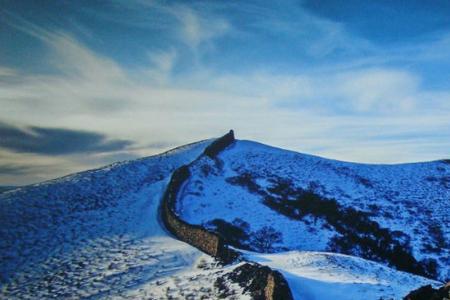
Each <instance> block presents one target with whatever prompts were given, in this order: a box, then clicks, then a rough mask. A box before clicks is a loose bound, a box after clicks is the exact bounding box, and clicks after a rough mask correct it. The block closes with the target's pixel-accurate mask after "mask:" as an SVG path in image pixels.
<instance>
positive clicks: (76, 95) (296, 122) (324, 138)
mask: <svg viewBox="0 0 450 300" xmlns="http://www.w3.org/2000/svg"><path fill="white" fill-rule="evenodd" d="M172 13H173V14H174V15H175V16H176V17H177V19H178V20H179V22H180V26H179V27H176V29H175V30H176V32H178V34H179V37H180V38H181V40H182V41H183V42H184V43H185V44H186V45H189V47H191V48H192V49H193V50H195V51H199V52H198V53H200V52H201V51H200V50H199V48H202V47H208V45H209V44H212V41H214V40H215V39H216V38H218V37H221V36H223V35H224V34H227V33H229V30H230V26H231V25H229V24H228V23H227V21H225V20H222V19H220V18H218V19H215V18H213V17H211V16H209V17H208V16H203V15H201V14H200V13H199V12H197V11H195V10H193V9H191V8H186V7H179V6H177V7H176V10H174V11H172ZM325 25H326V26H325ZM325 25H323V24H322V23H320V24H319V25H317V26H319V27H320V28H322V29H323V30H325V29H326V28H328V27H327V26H328V25H329V24H328V25H327V24H325ZM314 26H315V25H314ZM22 28H23V30H24V31H26V32H28V33H30V34H31V35H33V36H35V37H37V38H39V39H40V40H41V41H43V42H44V43H45V44H46V45H47V46H48V47H49V50H50V51H49V55H47V56H46V57H44V58H43V60H46V62H47V63H48V65H49V66H52V67H53V68H54V69H53V70H54V71H55V72H54V73H52V74H38V75H31V74H23V73H21V72H17V71H16V70H12V69H8V68H3V67H0V76H2V77H1V78H0V79H4V78H5V79H6V80H2V81H0V105H1V107H2V110H0V119H1V120H4V121H7V122H12V123H16V124H30V125H36V126H44V127H64V128H73V129H85V130H92V131H99V132H103V133H105V134H108V135H109V136H111V137H112V138H120V139H131V140H135V141H137V142H138V144H137V145H136V147H135V148H134V149H133V154H135V155H148V154H152V153H154V152H159V151H161V150H162V149H161V148H160V147H159V148H158V149H155V148H152V147H148V146H147V145H149V144H154V143H155V142H158V143H163V144H165V145H173V146H177V145H179V144H184V143H189V142H192V141H195V140H200V139H204V138H208V137H212V136H218V135H221V134H222V133H224V132H226V131H227V130H228V129H230V128H234V129H235V130H236V133H237V135H238V137H239V138H247V139H254V140H258V141H261V142H266V143H269V144H273V145H278V146H281V147H286V148H290V149H295V150H300V151H305V152H312V153H314V154H320V155H325V156H330V157H334V158H339V159H345V160H352V161H366V162H394V161H411V160H426V159H436V158H440V157H444V156H448V153H445V151H447V150H444V149H448V146H450V145H449V142H448V141H450V139H449V138H446V139H443V138H442V136H437V137H436V136H435V135H433V134H434V133H436V132H441V133H444V134H446V133H447V134H448V132H449V130H448V129H449V127H450V121H449V119H448V115H449V113H450V105H449V103H450V102H449V100H450V92H449V91H433V90H424V88H423V86H422V83H421V78H420V76H418V75H417V74H414V73H412V72H410V71H407V70H402V69H398V68H385V67H384V68H383V67H379V68H373V67H369V68H367V67H361V66H357V67H351V68H348V66H347V65H346V66H344V67H343V68H335V69H330V70H327V71H326V72H325V71H323V70H320V71H298V72H297V73H295V74H294V73H292V72H291V73H289V72H280V71H278V72H277V73H276V74H275V73H273V72H271V71H270V70H269V68H267V69H266V70H251V71H249V72H248V73H226V72H224V71H221V70H212V69H210V68H208V67H207V66H202V65H200V64H198V65H196V66H195V67H194V68H192V70H190V72H187V73H184V74H181V75H180V74H178V76H176V78H175V77H173V76H172V73H173V70H174V68H175V67H176V64H177V62H178V61H179V59H181V58H180V53H179V49H176V48H168V49H166V50H161V51H153V52H151V53H149V60H150V61H149V64H148V65H146V66H142V67H141V68H140V69H139V70H134V71H133V73H130V71H129V70H126V69H124V68H123V67H122V66H120V65H119V64H117V63H116V62H115V61H113V60H112V59H109V58H106V57H104V56H102V55H99V54H98V53H95V52H94V51H92V50H90V49H89V48H87V47H86V46H84V45H83V44H81V43H80V42H79V41H77V40H76V39H74V38H73V37H71V36H69V35H67V34H63V33H54V32H49V31H45V30H42V29H40V28H36V27H35V26H33V27H29V28H28V27H27V26H26V25H23V26H22ZM322 29H321V30H322ZM304 30H306V31H307V30H308V28H307V27H306V29H304ZM315 32H317V31H315ZM348 39H349V37H348V36H346V34H345V32H343V29H342V28H338V29H337V31H331V32H330V34H329V35H328V36H325V37H324V39H323V40H322V41H319V40H316V42H317V43H316V42H315V43H312V47H313V48H312V51H313V52H314V53H316V54H317V55H323V53H326V52H328V51H333V49H334V48H333V47H335V46H336V43H335V42H336V41H339V43H337V44H338V45H342V46H343V47H344V44H345V43H347V41H348ZM8 78H9V79H11V80H8ZM12 79H13V80H12ZM421 136H428V138H426V139H421V138H420V137H421ZM390 137H396V138H397V141H400V142H396V143H393V142H392V141H391V140H390ZM2 160H3V161H8V162H15V163H17V164H22V165H26V164H31V165H33V164H38V165H39V166H37V167H42V164H45V166H51V165H53V166H57V165H59V166H64V168H63V171H64V172H69V171H70V170H80V167H82V168H88V167H89V166H91V167H94V166H96V165H95V164H96V163H95V161H97V164H99V163H104V160H96V158H95V157H89V158H86V161H90V163H89V166H88V165H87V164H81V163H80V158H79V157H65V158H64V157H63V158H62V157H59V158H52V157H45V158H42V159H41V158H39V159H37V158H36V156H34V157H31V156H21V155H17V154H11V153H9V154H8V155H6V156H3V157H2V156H0V162H2ZM49 174H50V175H49V176H56V175H61V170H58V171H54V172H53V173H49ZM46 175H48V174H46ZM33 176H34V177H33ZM40 176H42V174H37V173H36V174H34V175H30V176H29V177H27V178H26V180H27V181H36V180H38V179H39V180H40V179H42V177H40ZM15 178H17V177H15ZM33 178H34V179H33ZM13 179H14V178H9V179H8V180H13Z"/></svg>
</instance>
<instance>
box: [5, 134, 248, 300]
mask: <svg viewBox="0 0 450 300" xmlns="http://www.w3.org/2000/svg"><path fill="white" fill-rule="evenodd" d="M209 143H210V141H205V142H200V143H195V144H191V145H188V146H184V147H180V148H177V149H175V150H173V151H169V152H167V153H164V154H161V155H157V156H152V157H148V158H144V159H140V160H136V161H130V162H124V163H119V164H115V165H112V166H109V167H105V168H102V169H98V170H92V171H86V172H82V173H79V174H75V175H70V176H67V177H64V178H61V179H58V180H53V181H49V182H45V183H42V184H38V185H33V186H28V187H23V188H20V189H16V190H14V191H10V192H5V193H2V194H0V204H1V210H0V236H1V239H0V254H1V258H0V260H1V262H2V263H1V268H0V274H1V278H0V284H1V290H0V298H8V299H14V298H17V299H22V298H34V299H37V298H39V299H44V298H109V297H115V298H127V297H132V298H143V297H147V298H148V297H150V298H153V299H166V298H168V297H180V296H181V297H185V296H186V295H189V294H191V295H197V296H202V295H204V296H208V297H213V296H211V295H214V293H215V292H217V291H215V287H214V284H215V280H216V279H217V278H218V277H220V276H223V274H224V273H226V272H227V269H224V268H223V267H220V266H217V265H216V263H215V262H214V261H213V260H212V259H211V258H209V257H208V256H206V255H205V254H203V253H201V252H200V251H198V250H197V249H195V248H193V247H191V246H189V245H188V244H185V243H182V242H180V241H178V240H176V239H174V238H173V237H171V236H170V235H169V234H167V233H166V231H165V230H164V229H163V228H162V227H161V225H160V223H159V220H158V218H159V216H158V207H159V203H160V199H161V197H162V194H163V192H164V189H165V186H166V184H167V181H168V179H169V177H170V175H171V173H172V172H173V170H174V169H176V168H178V167H179V166H181V165H182V164H184V163H186V162H189V161H191V160H193V159H194V158H196V157H197V156H198V155H199V154H200V153H201V152H202V151H203V149H204V148H205V147H206V146H207V145H208V144H209ZM229 289H230V290H231V291H232V292H233V291H234V292H235V293H238V294H242V290H241V289H240V288H239V287H238V286H236V285H230V287H229Z"/></svg>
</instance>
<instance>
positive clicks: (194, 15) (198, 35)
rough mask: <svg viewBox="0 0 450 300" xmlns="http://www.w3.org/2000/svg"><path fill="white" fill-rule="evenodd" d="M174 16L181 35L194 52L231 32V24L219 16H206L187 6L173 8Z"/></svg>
mask: <svg viewBox="0 0 450 300" xmlns="http://www.w3.org/2000/svg"><path fill="white" fill-rule="evenodd" d="M170 11H171V12H172V14H173V15H174V16H175V17H176V18H177V19H178V21H179V22H180V26H179V35H180V38H181V40H183V41H184V42H185V43H186V44H187V45H188V46H189V47H190V48H191V49H192V50H194V51H198V48H199V47H200V46H201V45H202V44H204V43H208V42H209V41H210V40H213V39H215V38H218V37H220V36H222V35H224V34H226V33H227V32H228V31H229V30H230V24H229V23H228V22H227V21H226V20H225V19H222V18H220V17H217V16H210V15H208V16H205V15H201V14H200V13H199V12H197V11H195V10H193V9H192V8H190V7H187V6H181V5H177V6H173V7H171V8H170Z"/></svg>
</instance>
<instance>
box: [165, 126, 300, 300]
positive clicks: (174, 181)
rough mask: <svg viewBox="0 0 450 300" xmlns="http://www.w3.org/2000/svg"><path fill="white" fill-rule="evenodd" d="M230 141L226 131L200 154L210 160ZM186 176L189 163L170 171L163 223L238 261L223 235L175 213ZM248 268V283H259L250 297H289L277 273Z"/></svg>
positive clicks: (201, 246) (197, 244)
mask: <svg viewBox="0 0 450 300" xmlns="http://www.w3.org/2000/svg"><path fill="white" fill-rule="evenodd" d="M234 140H235V139H234V133H233V131H232V130H230V132H229V133H227V134H226V135H224V136H223V137H221V138H219V139H217V140H216V141H214V142H213V143H211V144H210V145H209V146H208V147H207V148H206V149H205V151H204V152H203V155H207V156H209V157H210V158H213V159H214V158H216V157H217V155H218V154H219V153H220V152H221V151H222V150H224V149H225V148H226V147H228V146H229V145H231V144H232V143H233V142H234ZM189 177H190V170H189V165H184V166H182V167H180V168H178V169H177V170H175V172H174V173H173V174H172V177H171V179H170V182H169V184H168V186H167V188H166V191H165V193H164V196H163V199H162V202H161V217H162V221H163V223H164V225H165V226H166V228H167V230H169V231H170V232H171V233H172V234H173V235H175V236H176V237H177V238H178V239H180V240H181V241H184V242H186V243H188V244H190V245H192V246H194V247H196V248H198V249H199V250H201V251H203V252H205V253H206V254H209V255H211V256H213V257H215V258H216V259H218V260H220V261H222V262H223V263H225V264H228V263H231V262H234V261H236V260H238V259H239V258H240V255H239V253H238V252H237V251H234V250H233V249H230V248H229V247H228V245H227V243H226V241H225V239H224V238H223V237H221V236H219V235H218V234H216V233H213V232H210V231H208V230H206V229H205V228H203V227H201V226H199V225H193V224H189V223H187V222H185V221H184V220H182V219H181V218H180V217H179V216H178V215H177V213H176V210H175V206H176V201H177V198H178V193H179V192H180V190H181V189H182V187H183V185H184V184H185V183H186V181H187V180H188V179H189ZM246 265H249V264H246ZM252 269H253V270H256V272H254V273H255V276H254V277H252V278H251V282H252V283H255V282H256V283H259V284H258V285H257V286H258V287H259V290H258V288H257V289H256V294H257V295H260V296H261V297H253V298H254V299H286V300H290V299H292V295H291V292H290V290H289V286H288V284H287V282H286V280H285V279H284V277H283V275H281V273H279V272H277V271H273V270H271V269H270V268H269V267H263V266H261V265H258V264H252Z"/></svg>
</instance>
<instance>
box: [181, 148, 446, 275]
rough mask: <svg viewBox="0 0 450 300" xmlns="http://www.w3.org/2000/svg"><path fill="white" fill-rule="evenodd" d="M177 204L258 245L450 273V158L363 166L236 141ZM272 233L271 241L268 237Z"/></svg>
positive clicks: (196, 173)
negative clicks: (347, 256)
mask: <svg viewBox="0 0 450 300" xmlns="http://www.w3.org/2000/svg"><path fill="white" fill-rule="evenodd" d="M191 173H192V175H191V178H190V180H189V182H188V183H187V184H186V186H185V187H184V190H183V193H182V195H181V197H180V199H179V201H178V208H177V209H178V212H179V214H180V215H181V216H182V217H183V218H184V219H185V220H186V221H188V222H190V223H194V224H204V225H205V226H207V227H209V228H211V229H212V230H216V231H219V232H221V231H223V232H222V234H226V232H233V237H231V239H232V240H233V241H234V244H235V246H236V247H240V248H245V249H249V250H253V251H262V252H279V251H287V250H302V251H331V252H338V253H344V254H349V255H354V256H359V257H362V258H366V259H370V260H373V261H377V262H380V263H382V264H384V265H387V266H390V267H393V268H396V269H398V270H402V271H408V272H410V273H415V274H417V275H422V276H426V277H428V278H433V279H437V280H442V281H444V280H446V279H449V278H450V268H449V266H450V226H449V225H450V215H449V213H448V212H449V208H450V164H449V163H448V162H446V161H434V162H426V163H411V164H399V165H369V164H356V163H348V162H341V161H335V160H330V159H324V158H321V157H316V156H311V155H305V154H300V153H295V152H291V151H286V150H282V149H276V148H273V147H269V146H266V145H262V144H259V143H255V142H251V141H235V142H234V143H233V144H232V145H231V146H230V147H228V148H227V149H226V150H225V151H223V152H222V153H220V154H219V156H218V158H217V159H215V160H213V159H210V158H208V157H206V156H205V157H203V158H201V159H199V160H197V161H195V163H194V164H193V166H192V167H191ZM268 234H272V242H271V243H267V242H266V243H261V241H260V240H261V239H264V238H265V237H267V235H268Z"/></svg>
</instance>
